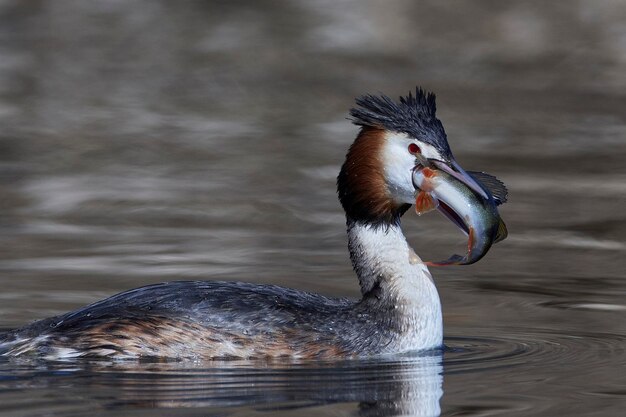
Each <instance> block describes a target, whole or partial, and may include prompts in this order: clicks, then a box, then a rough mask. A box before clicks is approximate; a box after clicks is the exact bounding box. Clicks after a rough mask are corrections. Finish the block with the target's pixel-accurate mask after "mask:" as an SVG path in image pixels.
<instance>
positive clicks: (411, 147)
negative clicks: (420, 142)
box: [409, 143, 422, 155]
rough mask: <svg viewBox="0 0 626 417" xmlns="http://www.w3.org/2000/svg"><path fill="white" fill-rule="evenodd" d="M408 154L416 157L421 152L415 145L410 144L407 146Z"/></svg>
mask: <svg viewBox="0 0 626 417" xmlns="http://www.w3.org/2000/svg"><path fill="white" fill-rule="evenodd" d="M409 153H410V154H411V155H418V154H420V153H422V150H421V149H420V147H419V146H417V145H416V144H415V143H411V144H409Z"/></svg>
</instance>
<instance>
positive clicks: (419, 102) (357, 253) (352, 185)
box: [0, 88, 488, 359]
mask: <svg viewBox="0 0 626 417" xmlns="http://www.w3.org/2000/svg"><path fill="white" fill-rule="evenodd" d="M356 103H357V107H356V108H353V109H352V110H351V111H350V114H351V116H352V121H353V123H355V124H356V125H359V126H360V132H359V133H358V136H357V138H356V140H355V141H354V143H353V144H352V146H350V149H349V151H348V153H347V155H346V160H345V162H344V164H343V166H342V167H341V172H340V173H339V176H338V178H337V190H338V194H339V200H340V202H341V205H342V206H343V209H344V210H345V212H346V219H347V228H348V246H349V250H350V258H351V260H352V265H353V268H354V271H355V272H356V274H357V276H358V279H359V283H360V286H361V293H362V298H361V300H358V301H354V300H348V299H343V298H328V297H325V296H322V295H319V294H312V293H308V292H303V291H298V290H293V289H288V288H283V287H278V286H274V285H256V284H250V283H241V282H211V281H179V282H165V283H160V284H155V285H149V286H146V287H142V288H137V289H133V290H130V291H126V292H123V293H120V294H117V295H114V296H112V297H110V298H107V299H105V300H102V301H99V302H96V303H94V304H91V305H89V306H86V307H83V308H81V309H78V310H75V311H73V312H69V313H66V314H63V315H60V316H56V317H51V318H47V319H43V320H40V321H37V322H34V323H32V324H30V325H27V326H24V327H22V328H19V329H16V330H12V331H9V332H7V333H5V334H2V335H0V354H2V355H4V356H20V355H28V356H34V357H38V358H46V359H66V358H77V357H105V358H116V359H117V358H120V359H126V358H129V359H130V358H144V357H157V358H178V359H209V358H228V357H234V358H254V357H281V356H282V357H291V358H337V357H349V356H353V357H363V356H372V355H380V354H391V353H402V352H408V351H417V350H425V349H434V348H438V347H440V346H442V340H443V339H442V338H443V328H442V319H441V304H440V301H439V295H438V293H437V289H436V288H435V284H434V282H433V279H432V277H431V275H430V273H429V271H428V268H427V267H426V265H425V264H424V263H423V262H422V261H421V259H420V258H419V257H418V256H417V255H416V254H415V252H414V251H413V249H411V247H410V246H409V245H408V244H407V241H406V239H405V237H404V235H403V233H402V230H401V228H400V217H401V216H402V215H403V214H404V212H405V211H406V210H407V209H408V208H409V207H410V205H411V204H413V203H414V201H415V196H416V189H415V186H414V185H413V183H412V173H413V170H414V168H415V167H416V166H418V165H420V164H421V165H420V166H423V165H424V164H428V165H430V166H433V167H436V168H437V169H440V170H443V171H446V172H447V173H448V174H450V175H452V176H454V177H455V178H457V179H458V180H459V181H461V182H462V183H463V184H465V185H466V186H467V187H468V188H470V189H472V190H473V191H474V192H475V193H476V195H479V196H481V197H483V198H488V193H486V192H485V188H483V186H481V185H479V184H478V183H477V182H476V181H475V180H474V179H473V178H472V177H471V176H470V175H469V174H467V173H466V172H465V171H464V170H463V169H462V168H461V167H460V166H459V165H458V164H457V163H456V162H455V160H454V158H453V156H452V152H451V151H450V147H449V146H448V142H447V138H446V134H445V131H444V129H443V126H442V124H441V122H440V121H439V120H438V119H437V118H436V116H435V110H436V109H435V96H434V95H433V94H430V93H429V94H425V93H424V92H423V91H422V90H421V89H420V88H417V89H416V94H415V96H413V95H412V94H410V93H409V95H408V96H407V97H401V98H400V101H399V102H395V101H393V100H391V99H390V98H389V97H387V96H372V95H365V96H362V97H360V98H358V99H357V100H356Z"/></svg>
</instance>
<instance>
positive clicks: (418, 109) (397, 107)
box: [337, 88, 487, 225]
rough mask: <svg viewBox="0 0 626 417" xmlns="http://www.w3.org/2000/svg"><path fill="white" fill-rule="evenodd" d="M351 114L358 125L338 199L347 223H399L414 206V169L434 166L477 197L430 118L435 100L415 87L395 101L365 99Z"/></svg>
mask: <svg viewBox="0 0 626 417" xmlns="http://www.w3.org/2000/svg"><path fill="white" fill-rule="evenodd" d="M356 104H357V106H358V107H355V108H353V109H351V110H350V115H351V116H352V121H353V123H354V124H356V125H359V126H361V131H360V132H359V134H358V136H357V138H356V140H355V141H354V143H353V144H352V146H351V147H350V149H349V151H348V154H347V155H346V161H345V162H344V164H343V166H342V168H341V172H340V173H339V177H338V178H337V190H338V193H339V200H340V201H341V204H342V206H343V208H344V210H345V211H346V215H347V217H348V219H349V220H351V221H359V222H364V223H369V224H373V225H385V224H386V225H389V224H396V223H398V222H399V219H400V216H401V215H402V214H403V213H404V212H405V211H406V210H407V209H408V208H409V207H410V205H411V204H413V203H414V201H415V187H414V186H413V183H412V181H411V175H412V171H413V169H414V168H415V167H416V166H417V165H425V166H429V165H431V164H432V165H434V166H436V167H437V168H439V169H441V170H443V171H446V172H447V173H449V174H450V175H453V176H454V177H455V178H457V179H458V180H460V181H461V182H462V183H464V184H465V185H467V186H468V187H469V188H471V189H472V190H474V191H475V192H477V193H478V194H479V195H481V196H483V197H484V198H487V194H486V192H485V190H484V189H483V188H482V187H481V186H480V185H479V184H478V183H477V182H476V181H475V180H474V179H473V178H472V177H471V176H470V175H469V174H467V172H465V170H463V168H461V166H460V165H459V164H458V163H457V162H456V161H455V159H454V157H453V156H452V151H451V150H450V146H449V145H448V139H447V136H446V132H445V130H444V128H443V125H442V124H441V121H440V120H439V119H437V117H436V116H435V112H436V105H435V95H434V94H432V93H428V94H426V93H425V92H424V91H423V90H422V89H421V88H416V90H415V96H414V95H413V94H411V93H409V94H408V96H406V97H400V100H399V102H396V101H394V100H392V99H390V98H389V97H387V96H385V95H380V96H374V95H364V96H361V97H359V98H357V99H356Z"/></svg>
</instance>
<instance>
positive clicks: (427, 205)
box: [415, 191, 439, 216]
mask: <svg viewBox="0 0 626 417" xmlns="http://www.w3.org/2000/svg"><path fill="white" fill-rule="evenodd" d="M438 206H439V201H438V200H437V199H436V198H434V197H433V196H432V195H430V194H428V193H427V192H425V191H420V192H419V194H418V195H417V197H416V198H415V212H416V213H417V215H418V216H421V215H422V214H425V213H428V212H429V211H433V210H435V209H436V208H437V207H438Z"/></svg>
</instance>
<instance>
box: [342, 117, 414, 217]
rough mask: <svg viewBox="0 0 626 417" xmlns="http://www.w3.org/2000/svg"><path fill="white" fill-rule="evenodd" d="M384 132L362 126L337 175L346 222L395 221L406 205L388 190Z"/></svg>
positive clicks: (407, 206)
mask: <svg viewBox="0 0 626 417" xmlns="http://www.w3.org/2000/svg"><path fill="white" fill-rule="evenodd" d="M384 145H385V131H384V130H383V129H378V128H374V127H369V126H366V127H363V128H362V129H361V131H360V132H359V135H358V136H357V138H356V139H355V141H354V143H353V144H352V145H351V146H350V149H349V150H348V154H347V155H346V161H345V162H344V164H343V166H342V167H341V172H340V173H339V176H338V177H337V192H338V194H339V201H340V202H341V205H342V206H343V209H344V210H345V212H346V217H347V218H348V220H349V221H357V222H363V223H369V224H372V225H375V226H381V225H389V224H397V223H398V222H399V220H400V216H402V214H404V212H405V211H406V210H407V209H408V208H409V207H410V205H408V204H403V203H398V202H396V201H394V199H393V198H392V197H391V195H390V193H389V188H388V187H387V181H386V179H385V173H384V167H383V162H382V149H383V146H384Z"/></svg>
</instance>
